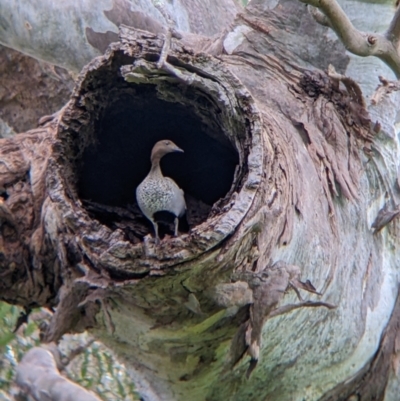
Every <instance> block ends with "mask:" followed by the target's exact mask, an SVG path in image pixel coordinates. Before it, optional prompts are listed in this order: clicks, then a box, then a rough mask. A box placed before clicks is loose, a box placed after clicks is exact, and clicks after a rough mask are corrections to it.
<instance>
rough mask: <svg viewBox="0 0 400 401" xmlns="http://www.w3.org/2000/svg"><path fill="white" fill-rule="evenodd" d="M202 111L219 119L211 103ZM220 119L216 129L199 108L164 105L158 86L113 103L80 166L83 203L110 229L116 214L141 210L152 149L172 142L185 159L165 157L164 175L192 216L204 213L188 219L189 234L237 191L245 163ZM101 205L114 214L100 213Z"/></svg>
mask: <svg viewBox="0 0 400 401" xmlns="http://www.w3.org/2000/svg"><path fill="white" fill-rule="evenodd" d="M203 100H204V99H203ZM203 103H204V102H203ZM202 107H203V108H204V107H205V108H206V109H207V110H208V111H207V113H208V114H211V115H213V114H214V111H213V110H212V109H213V108H215V105H212V104H211V102H210V104H209V105H207V104H203V105H202ZM210 110H211V113H210ZM215 113H218V112H217V111H215ZM217 118H218V116H217V114H215V121H214V123H213V124H210V125H209V124H205V123H204V122H203V121H202V120H201V119H200V118H199V116H198V115H197V113H195V112H194V110H193V107H187V106H184V105H182V104H180V103H172V102H167V101H163V100H160V99H159V98H158V97H157V96H156V91H155V89H154V86H150V85H136V86H135V90H134V91H131V92H130V93H129V92H128V93H123V94H121V95H120V96H119V97H118V99H117V100H115V101H114V102H110V103H109V105H108V106H107V107H106V108H105V109H104V112H103V113H102V115H101V116H100V118H99V119H98V121H97V122H96V125H95V135H94V136H95V143H94V144H93V145H90V146H88V147H87V148H86V149H85V150H84V152H83V156H82V159H81V161H80V164H79V166H80V167H79V170H80V171H79V182H78V193H79V197H80V198H81V199H82V200H84V202H85V201H89V203H91V204H92V206H91V207H90V208H89V209H90V210H91V211H92V212H93V213H94V214H95V217H97V218H98V219H99V220H102V222H103V223H106V224H109V223H110V221H112V220H113V219H114V218H116V216H114V217H113V216H112V213H111V215H110V211H111V212H112V211H113V208H115V210H117V209H120V208H127V207H128V208H131V209H132V210H134V209H135V208H136V209H138V208H137V205H136V197H135V191H136V187H137V186H138V185H139V184H140V182H141V181H142V180H143V179H144V178H145V177H146V175H147V173H148V172H149V170H150V153H151V149H152V147H153V145H154V144H155V143H156V142H157V141H159V140H161V139H170V140H172V141H173V142H175V143H176V144H177V145H178V146H179V147H180V148H182V149H183V150H184V153H171V154H168V155H166V156H164V157H163V159H162V160H161V168H162V171H163V174H164V175H165V176H169V177H171V178H173V179H174V180H175V182H176V183H177V184H178V185H179V186H180V187H181V188H182V189H183V191H184V192H185V197H186V201H187V208H188V211H187V214H188V215H189V216H190V215H191V214H192V215H193V212H196V210H197V211H198V210H200V209H201V210H202V212H199V213H198V214H197V220H196V218H193V219H192V220H190V219H187V222H188V224H189V228H190V227H191V226H193V225H197V224H199V223H201V222H202V221H204V220H205V219H206V218H207V217H208V214H209V212H210V209H211V206H212V205H213V204H214V203H215V202H217V201H218V200H219V199H221V198H224V197H225V195H226V194H227V193H228V191H229V190H230V188H231V187H232V183H233V178H234V172H235V168H236V166H237V165H238V163H239V157H238V153H237V151H236V150H235V149H234V147H233V146H232V145H231V144H230V142H229V141H228V140H227V138H226V137H225V136H224V134H223V133H222V130H221V129H217V128H216V127H219V126H220V123H219V122H218V121H217ZM210 126H212V127H213V128H210ZM94 203H95V204H96V205H97V206H96V207H93V204H94ZM99 204H101V205H105V206H107V210H108V211H107V212H105V210H103V211H102V210H101V208H100V209H99V207H98V205H99ZM194 209H196V210H194ZM106 214H107V215H108V216H107V217H106ZM114 214H115V213H114ZM199 216H200V217H199ZM119 218H121V216H119ZM138 219H139V220H140V219H141V216H140V213H139V217H138ZM143 219H144V218H143ZM143 219H142V222H141V224H144V225H145V226H147V228H146V229H145V230H140V229H139V230H138V231H141V234H140V233H139V236H140V237H141V236H143V235H144V234H145V233H146V231H147V232H149V231H151V225H150V223H149V222H145V223H144V222H143ZM144 220H146V219H144Z"/></svg>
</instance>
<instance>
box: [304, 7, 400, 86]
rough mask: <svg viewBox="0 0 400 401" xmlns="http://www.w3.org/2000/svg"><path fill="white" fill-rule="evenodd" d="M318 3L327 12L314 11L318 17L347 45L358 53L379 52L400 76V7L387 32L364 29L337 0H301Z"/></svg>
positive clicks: (369, 53) (373, 53)
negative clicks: (357, 26) (353, 20)
mask: <svg viewBox="0 0 400 401" xmlns="http://www.w3.org/2000/svg"><path fill="white" fill-rule="evenodd" d="M300 1H301V2H302V3H306V4H309V5H310V6H313V7H316V8H318V9H319V10H321V12H322V13H323V14H324V16H325V18H324V17H323V16H322V15H321V13H315V12H312V13H311V15H312V16H313V17H314V19H315V20H316V21H317V22H319V23H321V24H322V25H324V26H329V27H330V28H332V29H333V30H334V31H335V32H336V34H337V35H338V37H339V39H340V40H341V41H342V43H343V44H344V46H345V47H346V49H347V50H348V51H349V52H351V53H354V54H356V55H357V56H361V57H367V56H375V57H378V58H380V59H381V60H382V61H384V62H385V63H386V64H387V65H388V66H389V67H390V68H391V69H392V70H393V72H394V73H395V74H396V76H397V78H399V77H400V54H399V49H398V46H397V45H398V40H399V33H400V27H399V26H400V22H399V19H400V17H399V15H400V12H399V10H397V11H396V14H395V16H394V17H393V20H392V22H391V24H390V27H389V29H388V30H387V32H386V33H385V34H376V33H367V32H361V31H359V30H358V29H356V28H355V27H354V25H353V24H352V22H351V21H350V19H349V17H348V16H347V15H346V13H345V12H344V11H343V9H342V8H341V7H340V5H339V3H338V2H337V1H336V0H300Z"/></svg>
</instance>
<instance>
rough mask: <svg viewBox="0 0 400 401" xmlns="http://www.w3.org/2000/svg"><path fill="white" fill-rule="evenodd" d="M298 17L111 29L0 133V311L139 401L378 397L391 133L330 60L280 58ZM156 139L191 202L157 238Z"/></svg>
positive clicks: (391, 374)
mask: <svg viewBox="0 0 400 401" xmlns="http://www.w3.org/2000/svg"><path fill="white" fill-rule="evenodd" d="M301 10H303V6H301V5H299V4H297V3H295V2H283V3H282V4H281V5H280V6H279V7H277V8H275V9H274V10H270V9H269V8H268V7H267V5H266V4H265V3H264V2H261V1H255V0H253V1H252V2H251V4H250V6H248V7H247V8H246V10H245V11H244V12H243V13H242V14H239V15H238V16H237V18H236V20H235V21H234V23H233V24H232V26H231V27H230V29H229V31H227V32H224V33H223V34H221V35H220V36H219V37H218V38H217V39H215V38H214V39H210V38H206V37H200V36H196V35H193V34H189V33H184V32H180V33H179V34H177V33H176V32H175V33H174V31H173V29H170V30H169V31H168V32H170V33H171V36H172V38H171V42H170V46H168V40H167V39H168V34H166V35H163V34H157V33H150V32H148V31H143V30H140V29H135V28H130V27H127V26H121V28H120V36H119V41H118V42H115V43H113V44H111V45H110V46H109V47H108V49H107V50H106V52H105V54H104V55H103V56H100V57H97V58H95V59H93V60H92V61H91V62H90V63H89V64H88V65H87V66H86V67H84V69H83V70H82V72H81V74H80V75H79V77H78V80H77V83H76V87H75V89H74V91H73V93H72V95H71V98H70V101H69V102H68V103H67V104H66V106H65V107H64V108H63V109H62V110H61V111H60V112H59V113H58V114H56V115H54V116H52V117H51V118H50V119H44V120H43V121H42V126H40V127H39V128H37V129H35V130H32V131H29V132H27V133H23V134H20V135H18V136H16V137H14V138H9V139H3V140H1V148H0V154H1V156H0V159H1V164H0V185H1V187H2V188H3V189H2V199H3V201H2V203H1V205H0V206H1V209H0V210H1V219H2V220H1V222H2V224H1V234H2V235H1V237H0V238H1V241H2V243H1V248H2V258H1V260H0V274H1V277H2V282H1V283H0V286H1V295H0V296H1V299H3V300H6V301H8V302H12V303H17V304H19V305H22V306H24V307H26V309H29V308H32V307H34V306H47V307H56V311H55V313H54V315H53V318H52V320H51V324H50V325H49V327H48V328H46V330H45V331H44V333H43V338H44V341H45V342H54V341H55V342H56V341H57V340H59V339H60V338H61V336H62V335H63V334H64V333H67V332H79V331H82V330H90V331H91V332H92V333H93V334H94V335H95V336H96V338H98V339H100V340H101V341H102V342H104V343H105V344H106V345H108V346H109V347H110V348H111V349H112V350H113V351H115V352H116V353H117V354H118V355H119V356H120V357H121V358H122V360H123V361H124V362H125V364H126V366H127V368H128V369H129V371H130V372H131V373H132V376H133V377H134V380H135V383H136V385H137V387H138V391H139V392H140V393H141V394H142V396H143V398H144V399H146V400H147V399H148V400H188V399H190V400H193V401H201V400H215V401H216V400H223V399H226V400H237V401H239V400H246V401H252V400H257V401H258V400H293V399H296V400H300V399H302V400H303V399H307V400H342V399H343V400H345V399H361V400H368V399H384V397H385V396H386V397H387V398H386V399H387V400H395V398H391V397H392V396H391V394H396V386H398V381H396V370H397V368H398V343H399V341H400V338H399V337H398V336H399V335H398V332H397V327H398V325H399V319H400V300H399V299H398V277H397V275H398V273H397V271H398V270H399V256H400V255H399V253H400V250H399V234H400V233H399V229H400V227H399V223H398V222H396V220H395V216H396V215H397V214H398V213H399V211H398V209H397V204H398V198H399V183H398V179H397V165H398V162H396V158H397V160H398V138H397V137H396V136H395V135H394V134H393V132H389V131H388V130H386V129H383V127H385V128H386V127H387V126H389V125H390V124H389V122H388V121H387V120H386V121H382V122H381V121H376V119H375V118H373V117H371V114H370V113H369V112H368V111H367V109H366V106H365V101H364V98H363V96H362V94H361V90H360V88H359V87H358V86H357V84H356V83H355V82H354V81H352V80H348V79H347V80H346V79H344V78H343V77H342V78H343V79H342V78H340V76H339V75H338V74H336V75H335V74H327V73H326V72H324V71H323V69H324V68H327V67H328V65H329V64H330V63H333V64H335V66H336V68H337V69H338V71H343V70H344V68H345V66H346V63H347V61H348V59H347V58H346V56H345V55H344V53H342V49H341V48H339V47H335V48H332V47H329V43H328V44H327V43H326V41H324V40H320V37H319V36H318V35H316V39H315V41H313V40H312V39H310V41H311V42H312V44H313V46H319V47H320V49H321V52H325V53H324V54H325V57H324V58H323V59H321V58H318V60H316V59H312V58H311V59H307V58H306V57H300V55H299V54H298V53H299V49H298V48H296V47H295V46H293V48H290V47H288V46H287V43H288V42H292V43H296V41H297V40H298V38H299V37H301V35H304V33H305V32H306V31H309V30H310V29H311V28H310V26H312V27H313V28H312V29H314V31H315V32H317V33H321V32H326V31H325V30H324V29H325V28H322V27H316V26H314V25H312V24H314V22H313V20H312V18H311V17H310V16H309V15H307V14H301ZM164 33H165V32H164ZM166 37H167V39H165V38H166ZM332 46H333V44H332ZM335 46H336V45H335ZM303 56H304V55H303ZM161 139H170V140H172V141H173V142H174V143H176V144H177V145H178V146H179V147H180V148H182V149H183V150H184V151H185V153H184V155H182V156H181V157H177V156H176V157H172V156H171V157H169V156H166V157H165V158H163V160H162V164H161V165H162V170H163V172H164V174H165V175H167V176H170V177H172V178H173V179H174V180H175V181H176V182H177V184H178V185H179V186H180V187H181V188H182V189H183V190H184V192H185V196H186V202H187V208H188V209H187V216H186V223H187V224H186V226H185V224H184V223H185V222H183V223H182V224H181V227H182V230H181V232H180V235H179V236H178V237H173V236H172V229H171V227H172V226H170V225H168V224H166V225H164V228H163V231H162V232H161V234H162V235H161V238H162V239H161V243H160V244H159V245H156V244H155V241H154V236H153V231H152V225H151V224H150V222H148V221H147V220H146V219H145V218H144V217H143V216H142V214H141V213H140V211H139V209H138V207H137V204H136V199H135V195H134V194H135V189H136V187H137V186H138V184H139V183H140V182H141V181H142V180H143V178H144V177H145V176H146V174H147V173H148V171H149V169H150V151H151V148H152V146H153V145H154V143H155V142H157V141H158V140H161ZM38 358H39V357H38ZM34 360H35V359H34ZM35 362H36V363H37V364H40V358H39V359H37V360H36V361H35ZM21 366H22V367H23V366H24V360H23V361H22V363H21ZM24 372H25V371H23V370H21V371H20V372H19V379H18V380H19V381H18V384H19V385H20V386H21V387H23V386H24V385H25V386H28V385H29V383H36V384H34V386H36V387H35V389H36V390H37V389H38V388H39V389H40V380H38V381H37V382H36V381H34V380H33V379H32V377H31V376H30V375H32V371H31V370H30V371H29V375H26V374H25V375H24ZM40 372H41V371H39V370H38V371H37V375H38V376H39V378H40V374H42V373H40ZM49 380H50V379H49ZM38 383H39V384H38ZM71 385H72V384H71ZM57 397H58V396H57V395H53V398H52V399H54V400H64V399H65V398H62V397H65V394H61V395H60V396H59V398H57ZM352 397H353V398H352ZM354 397H358V398H354ZM38 399H42V398H38ZM43 399H45V398H43ZM88 399H89V398H88Z"/></svg>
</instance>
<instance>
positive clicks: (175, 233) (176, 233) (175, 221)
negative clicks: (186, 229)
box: [174, 217, 179, 237]
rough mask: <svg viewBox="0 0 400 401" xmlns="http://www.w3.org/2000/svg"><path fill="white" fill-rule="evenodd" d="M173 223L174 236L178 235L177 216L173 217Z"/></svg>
mask: <svg viewBox="0 0 400 401" xmlns="http://www.w3.org/2000/svg"><path fill="white" fill-rule="evenodd" d="M174 224H175V231H174V235H175V237H177V236H178V225H179V219H178V217H175V219H174Z"/></svg>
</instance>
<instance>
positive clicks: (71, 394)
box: [15, 344, 101, 401]
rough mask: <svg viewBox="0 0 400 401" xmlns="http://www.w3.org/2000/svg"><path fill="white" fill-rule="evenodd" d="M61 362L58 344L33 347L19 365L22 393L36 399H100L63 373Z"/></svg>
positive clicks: (89, 400) (63, 400)
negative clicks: (61, 371)
mask: <svg viewBox="0 0 400 401" xmlns="http://www.w3.org/2000/svg"><path fill="white" fill-rule="evenodd" d="M60 369H62V364H61V362H60V355H59V351H58V349H57V347H56V345H55V344H48V345H45V346H42V347H35V348H32V349H30V350H29V351H28V352H27V353H26V354H25V356H24V357H23V358H22V360H21V362H20V363H19V365H18V368H17V377H16V381H15V382H16V385H17V387H18V389H19V394H18V395H19V396H20V397H22V396H23V395H25V396H30V397H32V398H29V399H34V400H35V401H49V400H52V401H73V400H79V401H101V398H99V397H97V396H96V395H95V394H94V393H92V392H90V391H87V390H85V389H84V388H83V387H81V386H79V385H77V384H76V383H74V382H72V381H70V380H68V379H67V378H65V377H64V376H63V375H61V374H60Z"/></svg>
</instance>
